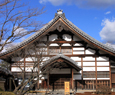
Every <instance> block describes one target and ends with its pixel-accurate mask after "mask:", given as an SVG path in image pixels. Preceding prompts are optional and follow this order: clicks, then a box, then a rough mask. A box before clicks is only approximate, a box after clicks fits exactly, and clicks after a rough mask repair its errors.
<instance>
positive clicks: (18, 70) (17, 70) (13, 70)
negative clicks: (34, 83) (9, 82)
mask: <svg viewBox="0 0 115 95" xmlns="http://www.w3.org/2000/svg"><path fill="white" fill-rule="evenodd" d="M21 68H22V69H24V68H23V67H21ZM11 71H12V72H22V70H21V69H20V68H19V67H12V68H11Z"/></svg>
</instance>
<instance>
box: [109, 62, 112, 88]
mask: <svg viewBox="0 0 115 95" xmlns="http://www.w3.org/2000/svg"><path fill="white" fill-rule="evenodd" d="M109 77H110V88H112V83H111V63H110V60H109Z"/></svg>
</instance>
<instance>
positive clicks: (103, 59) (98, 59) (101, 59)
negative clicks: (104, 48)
mask: <svg viewBox="0 0 115 95" xmlns="http://www.w3.org/2000/svg"><path fill="white" fill-rule="evenodd" d="M108 60H109V58H107V57H97V61H108Z"/></svg>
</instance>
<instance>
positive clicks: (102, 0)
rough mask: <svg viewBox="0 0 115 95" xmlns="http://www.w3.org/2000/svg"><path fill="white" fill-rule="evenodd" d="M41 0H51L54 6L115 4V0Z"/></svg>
mask: <svg viewBox="0 0 115 95" xmlns="http://www.w3.org/2000/svg"><path fill="white" fill-rule="evenodd" d="M39 2H40V3H41V4H43V3H47V2H50V3H51V4H52V5H54V6H59V5H62V4H69V5H70V4H75V5H77V6H78V7H81V8H107V7H112V8H113V7H114V6H115V0H39ZM114 8H115V7H114Z"/></svg>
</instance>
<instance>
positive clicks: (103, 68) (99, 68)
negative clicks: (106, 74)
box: [97, 67, 109, 71]
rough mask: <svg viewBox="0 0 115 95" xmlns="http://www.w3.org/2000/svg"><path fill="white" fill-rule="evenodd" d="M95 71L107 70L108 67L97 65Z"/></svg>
mask: <svg viewBox="0 0 115 95" xmlns="http://www.w3.org/2000/svg"><path fill="white" fill-rule="evenodd" d="M97 71H109V67H97Z"/></svg>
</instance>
